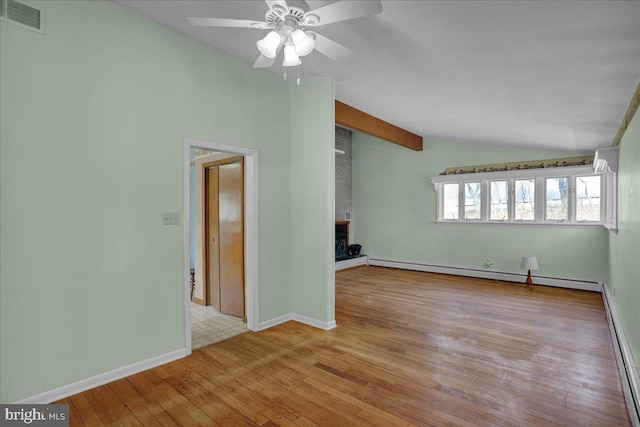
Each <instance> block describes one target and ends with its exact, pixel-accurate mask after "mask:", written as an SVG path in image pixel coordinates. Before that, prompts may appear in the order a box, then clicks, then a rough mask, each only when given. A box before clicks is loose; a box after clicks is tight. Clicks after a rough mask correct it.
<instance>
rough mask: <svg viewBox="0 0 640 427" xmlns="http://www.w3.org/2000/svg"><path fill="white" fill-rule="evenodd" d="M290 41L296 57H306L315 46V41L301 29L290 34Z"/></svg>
mask: <svg viewBox="0 0 640 427" xmlns="http://www.w3.org/2000/svg"><path fill="white" fill-rule="evenodd" d="M291 40H292V41H293V44H294V46H295V49H296V54H297V55H298V56H307V55H308V54H310V53H311V52H312V51H313V49H314V47H315V45H316V41H315V40H314V39H313V38H312V37H309V35H307V34H306V33H305V32H304V31H302V30H301V29H297V30H295V31H294V32H293V33H291Z"/></svg>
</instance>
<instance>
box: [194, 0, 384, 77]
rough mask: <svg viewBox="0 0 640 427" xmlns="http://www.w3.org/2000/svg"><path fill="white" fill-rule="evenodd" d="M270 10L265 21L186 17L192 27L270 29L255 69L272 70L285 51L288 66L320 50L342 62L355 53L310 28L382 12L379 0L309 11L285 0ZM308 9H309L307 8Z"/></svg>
mask: <svg viewBox="0 0 640 427" xmlns="http://www.w3.org/2000/svg"><path fill="white" fill-rule="evenodd" d="M265 3H267V6H268V7H269V10H267V12H266V13H265V20H264V21H250V20H242V19H224V18H187V19H188V20H189V22H190V23H191V25H195V26H199V27H236V28H238V27H239V28H254V29H257V30H271V31H270V32H269V33H268V34H267V35H266V36H265V37H264V38H263V39H262V40H259V41H258V42H257V46H258V50H259V51H260V56H258V59H257V60H256V62H255V63H254V64H253V67H254V68H267V67H271V66H272V65H273V64H274V62H275V60H276V57H277V56H278V54H279V53H280V51H281V50H284V61H283V63H282V65H283V66H285V67H293V66H296V65H300V64H302V61H301V60H300V57H301V56H306V55H308V54H310V53H311V52H313V50H314V49H315V50H317V51H318V52H320V53H321V54H323V55H325V56H327V57H329V58H331V59H333V60H334V61H343V60H345V59H347V58H349V57H350V56H351V55H353V53H354V52H353V51H352V50H351V49H349V48H347V47H345V46H343V45H341V44H339V43H336V42H334V41H333V40H330V39H328V38H326V37H324V36H322V35H320V34H318V33H316V32H315V31H309V30H308V29H307V28H308V27H317V26H320V25H326V24H333V23H335V22H341V21H347V20H349V19H355V18H360V17H363V16H368V15H375V14H377V13H380V12H382V3H380V0H367V1H362V0H358V1H349V0H342V1H337V2H335V3H331V4H329V5H326V6H322V7H319V8H317V9H314V10H305V9H308V6H307V5H306V2H304V1H302V2H300V1H298V2H297V4H300V5H301V6H300V7H298V6H289V5H287V2H286V1H285V0H265ZM305 6H307V7H305Z"/></svg>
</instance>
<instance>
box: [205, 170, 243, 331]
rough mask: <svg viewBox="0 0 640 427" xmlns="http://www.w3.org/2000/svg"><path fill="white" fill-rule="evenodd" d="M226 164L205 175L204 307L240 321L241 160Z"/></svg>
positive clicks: (241, 309)
mask: <svg viewBox="0 0 640 427" xmlns="http://www.w3.org/2000/svg"><path fill="white" fill-rule="evenodd" d="M227 162H231V163H224V164H216V165H211V166H209V167H208V168H207V169H206V174H205V176H206V178H205V180H206V181H205V196H206V201H205V206H206V213H205V218H206V231H205V235H206V242H207V244H206V245H205V247H206V251H207V254H206V267H207V268H206V273H205V274H206V280H205V282H206V285H207V289H206V293H205V295H206V302H205V304H207V305H212V306H214V307H215V308H216V309H217V310H218V311H219V312H221V313H224V314H230V315H233V316H238V317H243V318H244V315H245V307H244V300H245V292H244V169H243V162H242V159H241V158H240V159H238V158H234V159H231V160H227Z"/></svg>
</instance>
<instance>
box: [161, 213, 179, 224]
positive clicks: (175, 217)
mask: <svg viewBox="0 0 640 427" xmlns="http://www.w3.org/2000/svg"><path fill="white" fill-rule="evenodd" d="M179 224H180V212H163V213H162V225H179Z"/></svg>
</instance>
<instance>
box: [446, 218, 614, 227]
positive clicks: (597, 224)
mask: <svg viewBox="0 0 640 427" xmlns="http://www.w3.org/2000/svg"><path fill="white" fill-rule="evenodd" d="M435 223H436V224H478V225H487V224H489V225H525V226H551V227H563V226H564V227H584V228H594V227H605V228H608V227H606V225H605V224H602V223H600V222H574V223H570V222H535V221H459V220H458V221H447V220H436V221H435Z"/></svg>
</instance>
